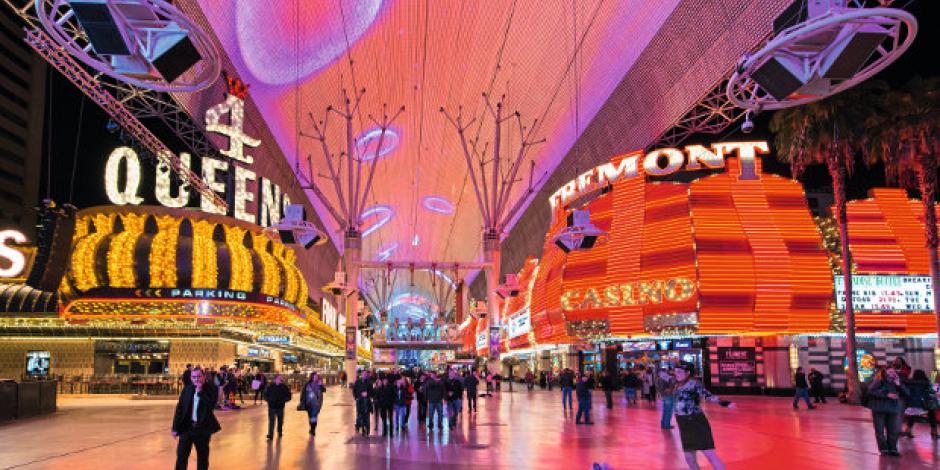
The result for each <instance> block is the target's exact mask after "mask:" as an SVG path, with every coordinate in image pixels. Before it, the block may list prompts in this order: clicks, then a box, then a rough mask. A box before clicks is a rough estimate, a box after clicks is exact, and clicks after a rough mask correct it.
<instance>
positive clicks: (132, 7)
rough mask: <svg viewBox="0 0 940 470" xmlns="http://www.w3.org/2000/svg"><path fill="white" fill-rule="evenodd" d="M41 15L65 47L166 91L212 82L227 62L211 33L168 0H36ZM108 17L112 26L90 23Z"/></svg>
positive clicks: (111, 72)
mask: <svg viewBox="0 0 940 470" xmlns="http://www.w3.org/2000/svg"><path fill="white" fill-rule="evenodd" d="M35 10H36V16H38V18H39V22H40V23H41V24H42V26H43V29H44V30H45V32H46V33H47V34H48V35H49V36H50V37H51V38H52V40H53V41H54V42H55V43H56V44H57V45H58V46H60V47H62V48H63V49H65V50H66V51H67V52H68V53H69V54H71V55H72V56H74V57H75V58H76V59H78V60H80V61H81V62H84V63H85V64H86V65H88V66H89V67H91V68H92V69H94V70H96V71H98V72H100V73H103V74H105V75H108V76H109V77H112V78H114V79H116V80H118V81H121V82H126V83H129V84H131V85H134V86H137V87H140V88H145V89H148V90H154V91H161V92H193V91H198V90H201V89H203V88H206V87H208V86H209V85H212V84H213V83H214V82H215V81H216V79H218V77H219V72H220V71H221V68H222V65H221V60H220V58H219V53H218V51H217V50H216V48H215V46H214V45H213V44H212V41H211V40H210V39H209V36H208V35H207V34H206V33H205V32H204V31H203V30H202V28H200V27H199V26H197V25H196V24H195V23H193V22H192V21H191V20H190V19H189V18H187V17H186V15H184V14H183V13H182V12H181V11H180V10H178V9H177V8H176V7H174V6H173V5H171V4H170V3H169V2H167V1H165V0H139V1H137V2H127V1H117V0H107V1H104V2H100V3H99V2H94V3H92V2H82V3H78V2H69V1H67V0H35ZM102 18H104V19H106V20H107V21H109V22H110V24H111V25H112V26H113V28H106V30H105V31H102V30H101V29H98V28H95V30H92V32H89V30H88V29H86V28H85V26H86V25H90V24H91V23H97V24H100V22H101V19H102Z"/></svg>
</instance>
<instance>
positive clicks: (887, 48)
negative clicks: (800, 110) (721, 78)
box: [727, 8, 917, 111]
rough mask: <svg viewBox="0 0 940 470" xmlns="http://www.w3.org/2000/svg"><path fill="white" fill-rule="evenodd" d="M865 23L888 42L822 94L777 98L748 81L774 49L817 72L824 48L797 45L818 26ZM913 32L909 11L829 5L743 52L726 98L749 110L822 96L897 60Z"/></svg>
mask: <svg viewBox="0 0 940 470" xmlns="http://www.w3.org/2000/svg"><path fill="white" fill-rule="evenodd" d="M865 25H878V26H881V27H883V28H885V31H886V33H887V34H888V37H889V38H890V41H889V42H890V44H884V43H883V44H881V45H879V46H878V48H877V49H875V51H874V52H873V55H875V56H877V57H876V58H875V59H874V60H870V61H869V62H868V63H867V64H866V65H865V66H863V67H862V69H861V70H859V71H858V72H856V73H855V75H854V76H853V77H852V78H849V79H846V80H843V81H841V82H838V83H837V84H834V85H833V86H831V87H830V88H829V90H827V91H826V92H824V93H820V94H818V95H815V94H814V95H809V96H808V95H791V96H790V97H787V98H785V99H783V100H777V99H776V98H774V97H773V96H771V95H770V94H769V93H767V91H766V90H763V89H761V87H760V85H758V84H757V82H755V81H754V79H753V78H752V77H751V74H752V73H753V72H754V70H755V69H756V68H757V67H758V66H760V65H763V63H764V61H765V59H767V58H769V57H770V56H773V55H774V54H782V55H789V56H792V57H796V58H799V59H800V60H802V61H803V64H804V67H805V68H806V69H807V70H808V71H811V72H813V73H812V75H811V76H817V75H818V73H819V70H820V67H821V65H822V63H823V61H824V60H825V59H826V58H827V56H826V54H825V53H824V52H826V51H825V50H823V51H822V53H821V52H820V51H806V50H800V47H799V46H797V45H798V44H800V43H801V42H803V41H806V40H808V39H809V38H810V37H811V36H813V35H815V34H817V33H820V32H823V30H832V29H842V28H845V27H853V28H856V29H857V28H861V27H862V26H865ZM904 28H906V30H907V34H906V36H904V37H903V40H902V37H901V36H902V34H901V33H902V31H903V30H904ZM915 36H917V19H916V18H915V17H914V15H912V14H910V13H908V12H906V11H904V10H900V9H896V8H833V9H832V10H831V11H829V12H827V13H825V14H822V15H820V16H818V17H816V18H813V19H810V20H808V21H806V22H804V23H800V24H797V25H795V26H792V27H790V28H787V29H785V30H783V31H782V32H781V33H780V34H778V35H777V36H776V37H774V38H773V39H771V40H770V42H768V43H767V44H766V45H764V47H763V48H761V49H760V50H759V51H757V52H755V53H754V54H751V55H745V56H744V57H742V58H741V61H740V62H739V63H738V66H737V69H736V70H735V72H734V74H732V75H731V78H730V79H729V80H728V88H727V94H728V99H729V100H730V101H731V102H732V103H734V104H735V105H736V106H739V107H741V108H744V109H748V110H752V111H761V110H773V109H782V108H789V107H791V106H799V105H801V104H806V103H811V102H813V101H817V100H820V99H823V98H825V97H827V96H831V95H834V94H836V93H839V92H842V91H845V90H847V89H849V88H851V87H853V86H855V85H857V84H859V83H861V82H863V81H865V80H867V79H868V78H869V77H871V76H873V75H875V74H876V73H878V72H880V71H881V70H882V69H884V68H885V67H887V66H888V65H890V64H891V63H892V62H894V61H895V60H897V58H898V57H900V56H901V54H903V53H904V51H906V50H907V49H908V48H909V47H910V46H911V43H913V41H914V37H915Z"/></svg>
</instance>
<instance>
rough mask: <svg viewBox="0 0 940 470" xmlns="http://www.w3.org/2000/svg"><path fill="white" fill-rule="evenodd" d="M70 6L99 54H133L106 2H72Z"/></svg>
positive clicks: (85, 0)
mask: <svg viewBox="0 0 940 470" xmlns="http://www.w3.org/2000/svg"><path fill="white" fill-rule="evenodd" d="M69 6H70V7H71V8H72V12H73V13H75V18H76V19H78V24H79V25H80V26H81V27H82V30H84V31H85V34H86V35H87V36H88V41H89V42H91V47H93V48H94V49H95V52H96V53H97V54H104V55H128V54H130V53H131V49H130V47H129V46H128V44H129V39H128V38H127V37H125V36H124V33H123V32H122V30H121V27H120V26H119V25H118V21H117V19H116V17H115V14H114V12H113V11H111V8H110V7H109V6H108V2H107V1H106V0H72V1H70V2H69Z"/></svg>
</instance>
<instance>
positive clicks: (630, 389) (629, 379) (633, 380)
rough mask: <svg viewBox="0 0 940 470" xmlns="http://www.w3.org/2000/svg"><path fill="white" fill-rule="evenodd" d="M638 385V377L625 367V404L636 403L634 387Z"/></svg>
mask: <svg viewBox="0 0 940 470" xmlns="http://www.w3.org/2000/svg"><path fill="white" fill-rule="evenodd" d="M639 387H640V378H639V377H637V376H636V374H634V373H633V371H632V370H630V369H627V370H626V371H625V372H624V374H623V395H624V397H625V398H626V400H627V406H630V405H631V404H633V405H636V389H637V388H639Z"/></svg>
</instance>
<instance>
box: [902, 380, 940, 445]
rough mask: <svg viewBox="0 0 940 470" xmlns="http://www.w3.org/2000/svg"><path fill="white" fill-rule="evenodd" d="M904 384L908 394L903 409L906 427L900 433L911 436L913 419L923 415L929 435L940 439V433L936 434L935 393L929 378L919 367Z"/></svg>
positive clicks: (912, 435)
mask: <svg viewBox="0 0 940 470" xmlns="http://www.w3.org/2000/svg"><path fill="white" fill-rule="evenodd" d="M906 385H907V389H908V393H909V394H910V395H909V397H908V399H907V409H905V410H904V415H905V416H906V418H907V429H906V430H904V431H903V432H902V433H901V435H902V436H905V437H908V438H913V437H914V433H913V432H911V431H912V430H913V429H914V420H915V419H917V418H918V417H924V418H926V419H927V423H928V424H930V435H931V437H933V438H934V439H935V440H936V439H940V434H937V415H936V412H937V404H938V403H937V395H936V393H935V392H934V391H933V386H932V385H931V384H930V379H928V378H927V373H926V372H924V371H923V370H921V369H917V370H915V371H914V375H913V377H911V380H908V381H907V383H906Z"/></svg>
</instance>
